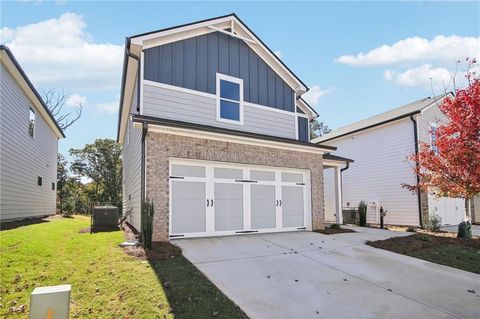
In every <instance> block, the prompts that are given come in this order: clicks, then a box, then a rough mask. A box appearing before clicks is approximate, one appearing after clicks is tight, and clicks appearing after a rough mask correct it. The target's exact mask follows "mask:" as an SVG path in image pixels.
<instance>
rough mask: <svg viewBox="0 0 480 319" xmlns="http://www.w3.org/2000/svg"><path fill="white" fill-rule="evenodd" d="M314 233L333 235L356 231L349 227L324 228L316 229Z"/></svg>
mask: <svg viewBox="0 0 480 319" xmlns="http://www.w3.org/2000/svg"><path fill="white" fill-rule="evenodd" d="M315 232H316V233H320V234H324V235H335V234H346V233H356V231H354V230H353V229H349V228H340V229H334V228H325V229H324V230H316V231H315Z"/></svg>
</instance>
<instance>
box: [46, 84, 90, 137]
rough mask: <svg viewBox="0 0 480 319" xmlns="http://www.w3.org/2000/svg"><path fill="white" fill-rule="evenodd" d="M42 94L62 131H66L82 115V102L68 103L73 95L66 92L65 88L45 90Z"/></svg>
mask: <svg viewBox="0 0 480 319" xmlns="http://www.w3.org/2000/svg"><path fill="white" fill-rule="evenodd" d="M42 95H43V96H42V97H43V101H44V102H45V104H46V105H47V107H48V109H49V110H50V113H52V115H53V117H54V118H55V120H56V121H57V123H58V125H59V126H60V128H61V129H62V131H65V130H66V129H67V128H68V127H70V126H71V125H72V124H73V123H75V122H76V121H78V120H79V119H80V117H81V116H82V112H83V104H82V102H80V101H76V102H75V103H74V104H73V105H67V101H68V98H69V97H70V96H71V95H70V94H66V93H64V92H63V90H62V91H59V90H55V89H49V90H45V91H43V93H42Z"/></svg>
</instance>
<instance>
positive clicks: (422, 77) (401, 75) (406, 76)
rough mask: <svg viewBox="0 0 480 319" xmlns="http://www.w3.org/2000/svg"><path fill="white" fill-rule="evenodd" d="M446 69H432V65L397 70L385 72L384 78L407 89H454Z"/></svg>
mask: <svg viewBox="0 0 480 319" xmlns="http://www.w3.org/2000/svg"><path fill="white" fill-rule="evenodd" d="M453 75H454V73H453V72H450V71H449V70H448V69H447V68H444V67H437V68H435V67H432V65H430V64H424V65H421V66H419V67H414V68H411V69H407V70H406V71H403V72H398V71H396V70H390V69H387V70H385V72H384V74H383V76H384V78H385V79H386V80H388V81H393V82H395V83H396V84H398V85H400V86H407V87H425V88H430V87H433V88H435V89H440V90H443V89H446V90H450V89H453V87H452V85H453V83H452V76H453Z"/></svg>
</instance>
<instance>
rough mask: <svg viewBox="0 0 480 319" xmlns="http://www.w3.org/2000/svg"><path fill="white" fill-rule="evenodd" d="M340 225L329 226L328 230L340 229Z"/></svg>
mask: <svg viewBox="0 0 480 319" xmlns="http://www.w3.org/2000/svg"><path fill="white" fill-rule="evenodd" d="M340 227H341V225H340V224H331V225H330V229H340Z"/></svg>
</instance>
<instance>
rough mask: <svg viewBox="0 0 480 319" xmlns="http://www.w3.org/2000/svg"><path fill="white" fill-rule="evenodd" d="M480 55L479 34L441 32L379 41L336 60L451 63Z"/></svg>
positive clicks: (362, 63)
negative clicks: (425, 36) (373, 45)
mask: <svg viewBox="0 0 480 319" xmlns="http://www.w3.org/2000/svg"><path fill="white" fill-rule="evenodd" d="M479 56H480V37H462V36H456V35H452V36H443V35H438V36H436V37H434V38H433V39H432V40H428V39H424V38H420V37H413V38H406V39H404V40H400V41H398V42H396V43H394V44H393V45H382V46H380V47H378V48H375V49H373V50H370V51H368V52H367V53H363V52H362V53H358V54H356V55H342V56H340V57H338V58H337V59H335V62H336V63H342V64H348V65H351V66H373V65H392V64H402V63H413V62H425V61H428V62H431V61H441V62H447V63H453V62H455V61H456V60H463V59H464V58H466V57H470V58H475V57H476V58H478V57H479Z"/></svg>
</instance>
